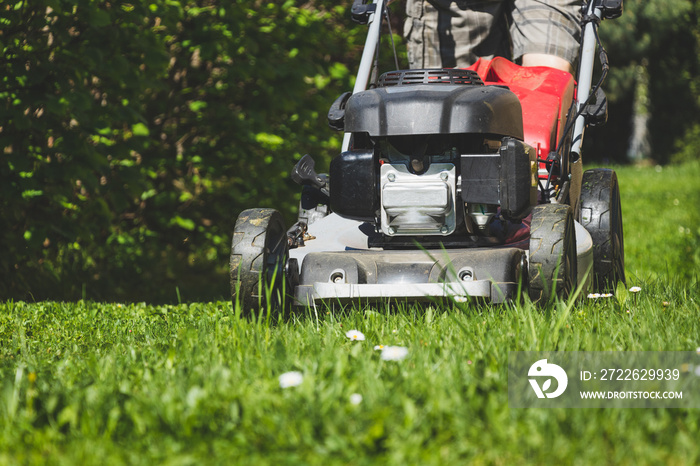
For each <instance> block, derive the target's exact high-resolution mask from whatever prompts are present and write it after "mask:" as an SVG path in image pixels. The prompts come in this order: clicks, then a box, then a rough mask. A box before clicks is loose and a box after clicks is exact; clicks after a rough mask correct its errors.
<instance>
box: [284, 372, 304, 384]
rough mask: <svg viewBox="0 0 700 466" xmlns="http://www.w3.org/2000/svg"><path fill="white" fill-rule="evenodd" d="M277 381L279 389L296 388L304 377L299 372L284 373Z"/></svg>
mask: <svg viewBox="0 0 700 466" xmlns="http://www.w3.org/2000/svg"><path fill="white" fill-rule="evenodd" d="M279 380H280V387H282V388H289V387H296V386H297V385H301V382H302V381H303V380H304V376H303V375H302V374H301V372H297V371H292V372H285V373H284V374H282V375H280V377H279Z"/></svg>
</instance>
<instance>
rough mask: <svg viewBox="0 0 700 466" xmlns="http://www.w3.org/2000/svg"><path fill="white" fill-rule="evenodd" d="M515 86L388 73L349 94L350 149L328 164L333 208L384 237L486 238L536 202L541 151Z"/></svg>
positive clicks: (454, 73) (466, 76)
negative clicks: (497, 222) (530, 140)
mask: <svg viewBox="0 0 700 466" xmlns="http://www.w3.org/2000/svg"><path fill="white" fill-rule="evenodd" d="M521 112H522V110H521V108H520V103H519V100H518V99H517V97H516V96H515V95H514V94H513V93H512V92H511V91H510V90H508V89H506V88H503V87H498V86H484V84H483V82H482V81H481V79H480V78H479V76H478V75H477V74H476V72H473V71H471V70H453V69H444V70H404V71H393V72H389V73H385V74H384V75H383V76H382V77H381V78H380V80H379V86H378V87H376V88H374V89H370V90H366V91H363V92H360V93H357V94H354V95H352V96H351V97H349V99H348V100H347V102H346V103H345V109H344V128H343V129H344V130H345V131H347V132H350V133H351V134H352V135H353V143H352V147H351V148H350V150H348V151H346V152H344V153H342V154H341V155H340V156H338V157H336V158H335V159H334V160H333V161H332V163H331V170H330V179H331V180H332V181H331V183H332V189H331V190H330V192H331V196H330V201H331V209H332V210H333V211H334V212H336V213H337V214H339V215H341V216H343V217H346V218H351V219H355V220H362V221H366V222H371V223H374V224H375V225H376V226H377V229H378V231H381V233H382V234H383V235H384V236H385V237H386V238H392V237H397V236H443V237H444V236H448V235H453V234H454V233H456V232H457V233H467V234H475V233H476V234H481V235H487V234H488V226H489V223H490V222H491V221H492V219H493V218H494V217H495V216H496V215H497V214H498V212H499V209H500V214H501V215H502V216H503V217H504V218H505V219H507V220H510V221H516V222H517V221H520V220H521V219H522V218H523V217H525V216H526V215H528V213H529V212H530V210H531V208H532V207H533V206H534V205H536V203H537V178H536V176H537V175H536V169H537V165H536V158H535V157H536V156H535V151H534V150H533V149H532V148H530V147H529V146H527V145H526V144H524V143H523V142H522V137H523V136H522V133H523V129H522V113H521Z"/></svg>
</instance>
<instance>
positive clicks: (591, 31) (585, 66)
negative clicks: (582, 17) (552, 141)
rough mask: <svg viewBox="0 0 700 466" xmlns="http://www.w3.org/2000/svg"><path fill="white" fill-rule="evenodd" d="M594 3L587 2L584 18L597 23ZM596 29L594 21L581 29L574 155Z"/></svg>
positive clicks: (582, 122)
mask: <svg viewBox="0 0 700 466" xmlns="http://www.w3.org/2000/svg"><path fill="white" fill-rule="evenodd" d="M596 3H597V2H596V1H595V0H590V1H589V3H588V5H587V8H586V16H588V17H591V15H595V16H596V17H597V18H598V21H597V22H600V20H601V18H602V15H603V14H602V11H601V9H600V8H599V7H597V6H596ZM596 27H598V26H597V24H596V21H587V22H586V24H585V26H584V29H583V43H582V46H581V62H580V66H579V73H578V87H577V89H576V112H577V114H578V117H576V123H575V126H574V132H573V137H572V142H571V152H572V153H576V154H580V153H581V142H582V140H583V131H584V129H585V126H586V116H585V115H583V114H582V112H581V110H582V108H583V107H584V106H585V105H586V103H587V101H588V98H589V96H590V93H591V83H592V80H593V62H594V59H595V51H596V45H597V40H596V31H595V28H596Z"/></svg>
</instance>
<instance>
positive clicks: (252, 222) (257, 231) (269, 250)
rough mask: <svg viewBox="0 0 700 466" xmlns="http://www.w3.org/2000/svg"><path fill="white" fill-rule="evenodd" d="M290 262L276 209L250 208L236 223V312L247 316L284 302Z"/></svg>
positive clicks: (233, 266) (232, 262)
mask: <svg viewBox="0 0 700 466" xmlns="http://www.w3.org/2000/svg"><path fill="white" fill-rule="evenodd" d="M288 259H289V246H288V243H287V231H286V229H285V227H284V220H283V218H282V215H281V214H280V213H279V212H278V211H276V210H274V209H248V210H244V211H243V212H241V214H240V215H239V216H238V219H237V220H236V226H235V227H234V230H233V241H232V243H231V260H230V270H231V298H232V302H233V307H234V309H235V308H236V304H237V303H240V306H241V314H242V315H245V316H248V315H251V313H254V312H255V311H258V310H259V309H261V308H264V307H266V306H267V305H269V306H271V307H272V308H273V309H279V308H280V307H281V306H282V305H283V303H284V295H285V292H289V291H291V290H289V289H288V288H287V287H286V283H285V275H286V274H285V267H286V266H287V262H288Z"/></svg>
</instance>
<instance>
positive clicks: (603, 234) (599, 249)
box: [581, 168, 625, 292]
mask: <svg viewBox="0 0 700 466" xmlns="http://www.w3.org/2000/svg"><path fill="white" fill-rule="evenodd" d="M581 225H583V226H584V227H585V228H586V230H587V231H588V233H589V234H590V235H591V239H592V240H593V283H594V286H595V290H596V291H597V292H607V291H614V289H615V286H616V285H617V282H618V281H621V282H622V283H625V239H624V236H623V231H622V204H621V202H620V187H619V185H618V183H617V175H616V174H615V172H614V171H613V170H610V169H606V168H595V169H592V170H586V172H585V173H584V174H583V180H582V183H581Z"/></svg>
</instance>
